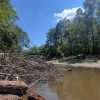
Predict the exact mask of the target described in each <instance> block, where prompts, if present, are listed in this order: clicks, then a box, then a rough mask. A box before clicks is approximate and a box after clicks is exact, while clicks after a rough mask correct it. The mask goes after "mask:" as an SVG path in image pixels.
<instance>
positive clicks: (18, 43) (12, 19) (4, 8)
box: [0, 0, 30, 52]
mask: <svg viewBox="0 0 100 100" xmlns="http://www.w3.org/2000/svg"><path fill="white" fill-rule="evenodd" d="M17 20H19V17H18V16H17V14H16V11H15V10H14V8H13V6H12V4H11V2H10V0H0V51H3V52H8V51H9V52H21V51H22V48H25V47H29V42H30V40H29V37H28V35H27V33H26V32H25V31H23V30H22V29H21V28H20V27H19V26H18V25H17V24H16V21H17Z"/></svg>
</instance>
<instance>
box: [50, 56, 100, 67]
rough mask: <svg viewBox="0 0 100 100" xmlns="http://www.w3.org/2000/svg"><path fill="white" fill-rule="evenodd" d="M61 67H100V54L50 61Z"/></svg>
mask: <svg viewBox="0 0 100 100" xmlns="http://www.w3.org/2000/svg"><path fill="white" fill-rule="evenodd" d="M48 63H52V64H54V65H58V66H60V67H85V68H100V55H95V56H91V55H89V56H86V57H85V58H75V57H68V58H63V59H58V60H52V61H48Z"/></svg>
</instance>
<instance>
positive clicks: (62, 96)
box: [32, 69, 100, 100]
mask: <svg viewBox="0 0 100 100" xmlns="http://www.w3.org/2000/svg"><path fill="white" fill-rule="evenodd" d="M62 73H63V77H62V78H60V79H59V80H60V83H57V84H55V85H48V84H47V83H41V84H36V85H35V87H33V89H32V90H35V91H36V92H37V93H39V94H40V95H42V96H43V97H44V98H45V99H47V100H100V70H98V69H73V70H72V71H70V72H68V71H62Z"/></svg>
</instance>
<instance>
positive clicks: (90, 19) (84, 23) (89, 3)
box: [30, 0, 100, 57]
mask: <svg viewBox="0 0 100 100" xmlns="http://www.w3.org/2000/svg"><path fill="white" fill-rule="evenodd" d="M30 52H34V53H35V52H36V53H37V52H40V53H41V52H42V53H44V54H45V55H46V56H47V57H66V56H71V55H78V54H98V53H100V0H85V1H84V3H83V9H82V8H78V10H77V11H76V16H75V17H74V19H72V20H68V19H66V18H65V19H63V20H60V21H59V22H58V23H57V24H56V26H55V27H54V28H51V29H49V31H48V32H47V41H46V44H44V45H42V46H40V47H37V46H34V47H32V48H31V49H30Z"/></svg>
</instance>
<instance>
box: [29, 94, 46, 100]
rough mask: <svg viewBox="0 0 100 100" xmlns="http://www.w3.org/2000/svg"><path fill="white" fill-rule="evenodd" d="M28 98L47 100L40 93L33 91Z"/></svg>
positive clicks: (30, 99)
mask: <svg viewBox="0 0 100 100" xmlns="http://www.w3.org/2000/svg"><path fill="white" fill-rule="evenodd" d="M28 100H46V99H44V98H43V97H41V96H40V95H37V94H35V93H31V94H30V96H28Z"/></svg>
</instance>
